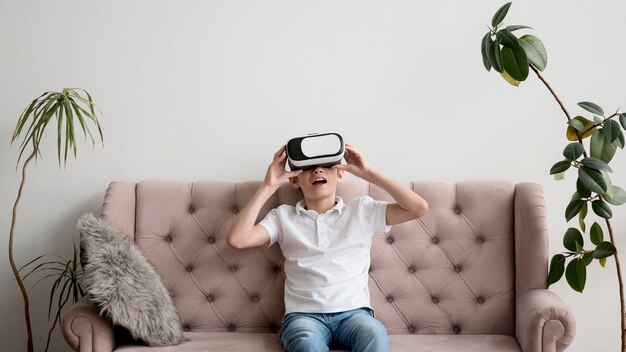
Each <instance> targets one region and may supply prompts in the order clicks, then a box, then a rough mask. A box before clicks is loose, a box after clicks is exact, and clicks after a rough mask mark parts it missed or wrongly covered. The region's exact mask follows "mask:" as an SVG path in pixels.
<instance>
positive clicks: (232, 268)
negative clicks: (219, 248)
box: [228, 265, 239, 273]
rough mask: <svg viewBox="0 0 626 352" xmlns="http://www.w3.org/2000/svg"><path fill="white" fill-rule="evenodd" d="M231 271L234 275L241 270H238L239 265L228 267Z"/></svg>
mask: <svg viewBox="0 0 626 352" xmlns="http://www.w3.org/2000/svg"><path fill="white" fill-rule="evenodd" d="M228 268H229V269H230V271H232V272H233V273H234V272H236V271H237V270H239V268H237V265H231V266H229V267H228Z"/></svg>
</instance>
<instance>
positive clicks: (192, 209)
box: [187, 205, 196, 214]
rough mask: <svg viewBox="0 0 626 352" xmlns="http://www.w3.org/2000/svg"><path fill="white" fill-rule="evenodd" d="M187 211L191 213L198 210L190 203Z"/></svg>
mask: <svg viewBox="0 0 626 352" xmlns="http://www.w3.org/2000/svg"><path fill="white" fill-rule="evenodd" d="M187 211H188V212H189V214H193V213H195V212H196V209H195V208H194V207H193V205H189V208H188V209H187Z"/></svg>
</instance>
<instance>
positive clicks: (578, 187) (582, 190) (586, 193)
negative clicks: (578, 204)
mask: <svg viewBox="0 0 626 352" xmlns="http://www.w3.org/2000/svg"><path fill="white" fill-rule="evenodd" d="M576 192H578V194H579V195H580V196H581V197H582V198H589V197H591V191H590V190H588V189H586V188H585V186H584V185H583V183H582V182H580V178H578V179H576Z"/></svg>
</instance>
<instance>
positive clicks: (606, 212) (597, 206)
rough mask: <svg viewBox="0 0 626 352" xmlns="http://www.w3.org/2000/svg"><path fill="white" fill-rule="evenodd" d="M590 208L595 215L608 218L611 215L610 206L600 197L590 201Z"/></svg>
mask: <svg viewBox="0 0 626 352" xmlns="http://www.w3.org/2000/svg"><path fill="white" fill-rule="evenodd" d="M591 209H593V212H594V213H596V215H598V216H601V217H603V218H605V219H610V218H611V217H613V211H611V207H610V206H609V205H608V204H607V203H606V202H605V201H602V200H600V199H597V200H594V201H593V202H591Z"/></svg>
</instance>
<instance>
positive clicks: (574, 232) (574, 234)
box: [563, 227, 585, 252]
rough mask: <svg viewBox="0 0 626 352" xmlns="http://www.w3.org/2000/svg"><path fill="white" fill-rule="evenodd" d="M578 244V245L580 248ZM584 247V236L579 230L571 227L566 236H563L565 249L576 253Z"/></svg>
mask: <svg viewBox="0 0 626 352" xmlns="http://www.w3.org/2000/svg"><path fill="white" fill-rule="evenodd" d="M576 244H578V246H577V245H576ZM584 245H585V241H584V240H583V235H582V234H581V233H580V231H579V230H578V229H577V228H575V227H570V228H569V229H567V231H565V235H564V236H563V246H564V247H565V248H567V249H569V250H570V251H572V252H576V251H577V249H578V247H582V246H584Z"/></svg>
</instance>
